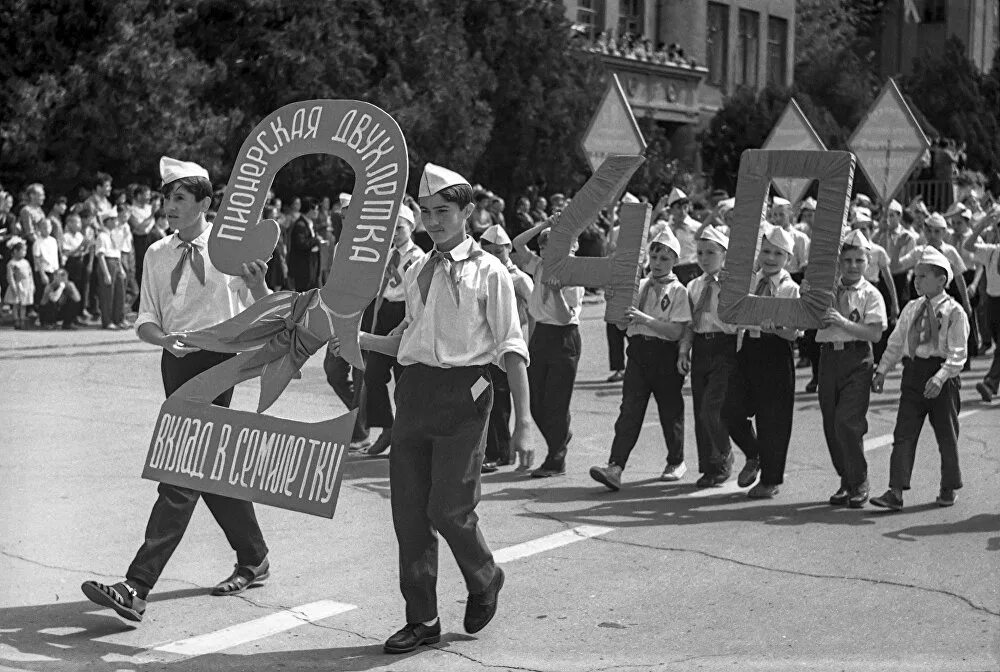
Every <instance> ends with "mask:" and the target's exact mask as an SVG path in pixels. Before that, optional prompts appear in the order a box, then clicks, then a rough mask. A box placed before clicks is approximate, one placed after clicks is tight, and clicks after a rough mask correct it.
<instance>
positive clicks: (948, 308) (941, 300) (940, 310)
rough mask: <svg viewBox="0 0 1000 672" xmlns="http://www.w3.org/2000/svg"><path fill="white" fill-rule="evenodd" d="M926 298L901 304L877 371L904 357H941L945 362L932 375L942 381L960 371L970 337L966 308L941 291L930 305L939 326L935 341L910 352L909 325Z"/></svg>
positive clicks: (890, 367) (889, 368)
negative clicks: (897, 318) (900, 309)
mask: <svg viewBox="0 0 1000 672" xmlns="http://www.w3.org/2000/svg"><path fill="white" fill-rule="evenodd" d="M926 302H927V297H923V296H922V297H920V298H918V299H915V300H913V301H910V302H909V303H907V304H906V305H905V306H903V312H901V313H900V315H899V321H898V322H896V328H895V329H893V330H892V334H890V335H889V342H888V344H887V345H886V348H885V353H883V354H882V359H881V361H880V362H879V365H878V372H879V373H881V374H886V373H889V372H890V371H892V370H893V369H894V368H896V364H898V363H899V360H900V359H902V358H903V357H923V358H927V357H941V358H943V359H944V360H945V361H944V364H942V365H941V369H940V370H939V371H938V372H937V373H935V374H934V379H935V380H937V381H938V382H939V383H941V384H944V381H946V380H948V379H949V378H954V377H955V376H957V375H959V374H960V373H962V367H963V366H965V359H966V344H967V343H968V340H969V318H967V317H966V316H965V310H964V309H963V308H962V306H960V305H958V302H957V301H955V299H953V298H951V297H950V296H948V294H947V293H945V292H941V293H940V294H938V295H937V296H936V297H934V299H933V300H932V301H931V308H933V310H934V312H935V313H936V314H937V316H938V323H939V324H940V329H939V330H938V340H937V343H921V344H920V345H918V346H917V350H916V352H910V351H909V350H910V344H909V340H910V339H909V334H910V326H911V325H912V324H913V323H914V322H915V321H916V320H917V319H918V318H919V316H920V314H921V313H922V312H923V310H924V304H925V303H926Z"/></svg>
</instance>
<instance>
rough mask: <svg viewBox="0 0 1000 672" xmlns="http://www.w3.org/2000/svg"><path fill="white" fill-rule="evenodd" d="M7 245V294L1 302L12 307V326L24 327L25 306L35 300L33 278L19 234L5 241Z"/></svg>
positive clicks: (16, 327)
mask: <svg viewBox="0 0 1000 672" xmlns="http://www.w3.org/2000/svg"><path fill="white" fill-rule="evenodd" d="M7 247H8V248H10V251H11V258H10V261H8V262H7V294H6V296H4V297H3V302H4V303H6V304H8V305H10V306H12V307H13V309H14V328H15V329H24V328H25V326H27V325H26V324H25V322H24V320H25V313H26V312H27V307H28V306H30V305H32V304H33V303H34V301H35V280H34V278H32V273H31V265H30V264H29V263H28V260H27V259H25V256H26V255H27V251H28V246H27V244H25V242H24V240H22V239H21V238H20V237H19V236H13V237H11V238H10V239H9V240H8V241H7Z"/></svg>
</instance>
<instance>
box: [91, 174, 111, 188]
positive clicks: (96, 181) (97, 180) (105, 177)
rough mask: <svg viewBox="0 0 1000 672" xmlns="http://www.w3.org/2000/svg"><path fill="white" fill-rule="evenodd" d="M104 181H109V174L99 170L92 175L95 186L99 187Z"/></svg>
mask: <svg viewBox="0 0 1000 672" xmlns="http://www.w3.org/2000/svg"><path fill="white" fill-rule="evenodd" d="M105 182H111V176H110V175H108V174H107V173H100V172H99V173H97V175H96V176H94V186H95V187H99V186H101V185H102V184H104V183H105Z"/></svg>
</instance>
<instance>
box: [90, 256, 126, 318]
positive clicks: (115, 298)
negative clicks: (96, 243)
mask: <svg viewBox="0 0 1000 672" xmlns="http://www.w3.org/2000/svg"><path fill="white" fill-rule="evenodd" d="M104 263H106V264H107V266H108V274H109V275H110V276H111V279H110V282H105V281H104V277H103V276H102V275H101V280H100V286H99V291H100V298H101V326H102V327H106V326H108V325H109V324H120V323H122V322H124V321H125V278H123V277H122V274H121V268H122V265H121V262H120V261H119V260H118V259H111V258H108V257H105V259H104ZM95 265H97V262H95ZM98 275H100V273H98Z"/></svg>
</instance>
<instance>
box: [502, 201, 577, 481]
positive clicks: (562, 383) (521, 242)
mask: <svg viewBox="0 0 1000 672" xmlns="http://www.w3.org/2000/svg"><path fill="white" fill-rule="evenodd" d="M535 237H537V238H538V247H539V250H540V251H541V252H542V253H544V250H545V246H546V245H547V244H548V240H549V230H548V220H546V221H545V222H542V223H541V224H538V225H537V226H534V227H532V228H530V229H528V230H527V231H525V232H524V233H522V234H521V235H519V236H517V237H516V238H515V239H514V240H513V243H512V244H513V248H514V252H513V255H512V257H513V259H514V263H516V264H517V265H518V266H519V267H521V268H522V269H524V270H525V271H526V272H527V273H529V274H530V275H531V277H532V280H533V282H534V290H533V291H532V293H531V300H530V301H529V302H528V312H529V313H530V314H531V317H532V318H534V320H535V328H534V331H533V332H532V334H531V341H530V342H529V348H528V349H529V351H530V353H531V367H530V368H529V369H528V380H529V381H530V383H531V417H532V419H534V421H535V424H536V425H538V429H539V430H540V431H541V433H542V436H543V437H545V443H546V446H547V448H548V453H547V455H546V457H545V461H544V462H542V465H541V466H540V467H538V468H537V469H535V470H534V471H532V472H531V477H532V478H548V477H550V476H561V475H563V474H565V473H566V448H567V446H568V444H569V442H570V439H572V437H573V432H572V431H571V430H570V421H571V416H570V410H569V405H570V400H571V399H572V397H573V384H574V383H575V382H576V370H577V366H578V365H579V363H580V349H581V346H582V343H581V341H580V310H581V308H582V306H583V287H562V286H561V285H560V284H559V281H558V280H556V279H554V278H546V277H545V269H544V266H543V264H542V257H541V256H539V255H538V254H535V253H534V252H532V251H531V250H530V249H529V248H528V243H529V242H531V240H532V239H534V238H535ZM573 248H574V250H575V248H576V243H575V242H574V244H573ZM570 254H572V251H571V252H570Z"/></svg>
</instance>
